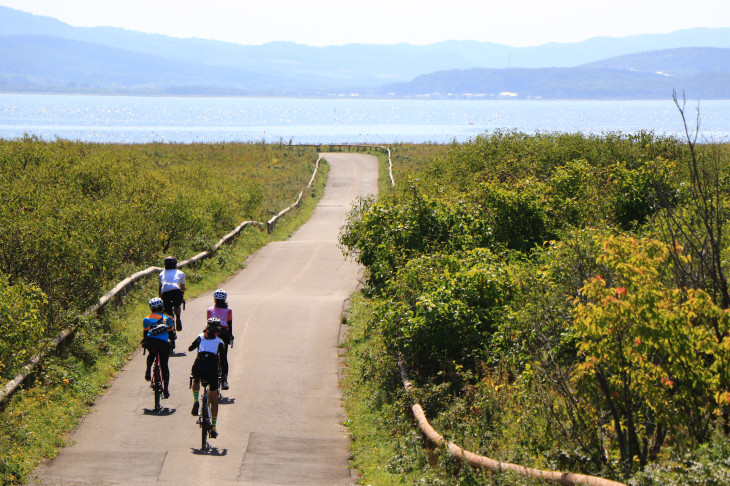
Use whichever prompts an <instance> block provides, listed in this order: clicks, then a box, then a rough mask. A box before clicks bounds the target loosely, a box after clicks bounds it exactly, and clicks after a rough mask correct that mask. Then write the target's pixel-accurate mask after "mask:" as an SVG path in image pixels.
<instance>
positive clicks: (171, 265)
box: [159, 256, 185, 331]
mask: <svg viewBox="0 0 730 486" xmlns="http://www.w3.org/2000/svg"><path fill="white" fill-rule="evenodd" d="M159 280H160V287H159V295H160V297H161V298H162V300H163V301H164V303H165V312H166V313H168V314H170V315H172V313H173V312H174V313H175V327H176V329H177V330H178V331H182V321H181V320H180V305H181V304H182V303H183V302H184V301H185V273H184V272H182V271H180V270H178V269H177V258H175V257H174V256H168V257H165V269H164V270H163V271H161V272H160V275H159Z"/></svg>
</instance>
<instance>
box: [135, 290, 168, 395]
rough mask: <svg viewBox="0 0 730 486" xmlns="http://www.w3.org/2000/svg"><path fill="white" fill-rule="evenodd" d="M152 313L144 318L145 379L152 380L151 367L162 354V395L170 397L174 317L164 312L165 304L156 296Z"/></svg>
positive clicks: (151, 307)
mask: <svg viewBox="0 0 730 486" xmlns="http://www.w3.org/2000/svg"><path fill="white" fill-rule="evenodd" d="M149 306H150V310H151V311H152V312H151V313H150V315H148V316H147V317H145V318H144V319H143V320H142V326H143V328H144V330H143V331H142V346H144V347H145V348H146V349H147V351H148V354H147V370H146V371H145V373H144V379H145V380H147V381H150V378H151V376H150V369H151V368H152V363H153V362H154V361H155V357H156V356H157V355H159V356H160V368H161V369H162V381H163V383H164V390H163V392H162V396H163V397H164V398H169V397H170V390H169V387H168V385H169V383H170V367H169V366H168V361H169V358H170V335H171V334H172V333H174V332H175V327H174V324H173V320H172V317H170V316H168V315H167V314H165V313H164V312H163V307H164V304H163V302H162V299H160V298H159V297H155V298H153V299H150V301H149Z"/></svg>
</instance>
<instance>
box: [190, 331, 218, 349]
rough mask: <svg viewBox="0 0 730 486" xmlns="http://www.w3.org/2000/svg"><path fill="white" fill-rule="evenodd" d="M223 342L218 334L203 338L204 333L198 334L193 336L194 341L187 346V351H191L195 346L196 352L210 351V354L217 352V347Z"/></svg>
mask: <svg viewBox="0 0 730 486" xmlns="http://www.w3.org/2000/svg"><path fill="white" fill-rule="evenodd" d="M222 344H223V341H222V340H221V338H219V337H218V336H216V337H214V338H213V339H205V334H198V337H197V338H195V341H193V344H191V345H190V348H188V351H192V350H193V349H195V346H196V345H197V347H198V354H200V353H211V354H218V347H219V346H221V345H222Z"/></svg>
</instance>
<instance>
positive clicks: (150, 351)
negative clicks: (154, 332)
mask: <svg viewBox="0 0 730 486" xmlns="http://www.w3.org/2000/svg"><path fill="white" fill-rule="evenodd" d="M156 355H157V350H156V349H155V348H153V347H151V346H150V347H148V348H147V369H145V372H144V379H145V380H147V381H150V380H151V379H152V375H151V373H150V370H151V369H152V362H154V361H155V356H156Z"/></svg>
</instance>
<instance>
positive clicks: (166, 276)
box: [159, 268, 185, 294]
mask: <svg viewBox="0 0 730 486" xmlns="http://www.w3.org/2000/svg"><path fill="white" fill-rule="evenodd" d="M159 280H160V293H161V294H164V293H165V292H169V291H170V290H182V287H181V286H183V285H185V274H184V273H183V272H181V271H180V270H178V269H176V268H171V269H169V270H163V271H161V272H160V275H159Z"/></svg>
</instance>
